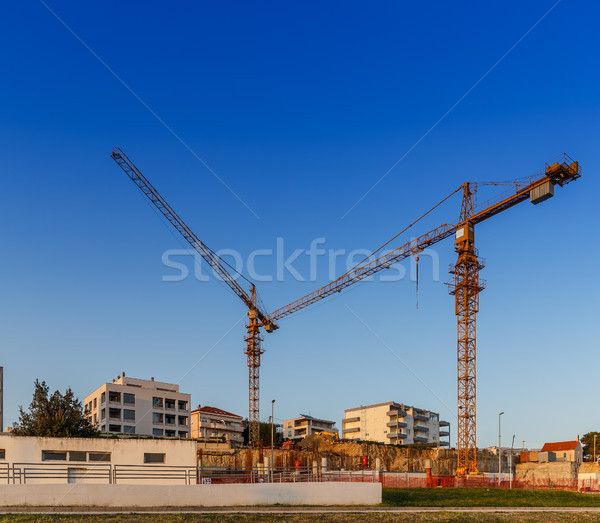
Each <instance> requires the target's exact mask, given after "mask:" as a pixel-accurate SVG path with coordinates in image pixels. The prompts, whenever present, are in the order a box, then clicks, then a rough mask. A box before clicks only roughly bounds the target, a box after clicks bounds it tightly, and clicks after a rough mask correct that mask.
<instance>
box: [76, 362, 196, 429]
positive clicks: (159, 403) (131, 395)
mask: <svg viewBox="0 0 600 523" xmlns="http://www.w3.org/2000/svg"><path fill="white" fill-rule="evenodd" d="M190 403H191V395H190V394H183V393H181V392H179V385H175V384H172V383H164V382H160V381H154V378H150V379H149V380H142V379H138V378H129V377H126V376H125V373H123V374H122V375H121V376H119V377H118V378H117V379H115V380H113V382H112V383H104V385H102V386H100V387H98V388H97V389H96V390H95V391H94V392H92V393H91V394H89V395H88V396H86V398H85V400H84V412H85V415H86V416H87V417H88V418H89V419H90V420H91V421H92V423H94V424H95V425H96V426H97V427H98V429H99V430H100V432H109V433H123V434H144V435H150V436H166V437H171V438H175V437H178V438H189V437H190Z"/></svg>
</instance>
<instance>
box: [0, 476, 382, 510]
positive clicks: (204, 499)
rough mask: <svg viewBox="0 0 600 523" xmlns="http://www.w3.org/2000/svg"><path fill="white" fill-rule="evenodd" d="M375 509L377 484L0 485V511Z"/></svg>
mask: <svg viewBox="0 0 600 523" xmlns="http://www.w3.org/2000/svg"><path fill="white" fill-rule="evenodd" d="M276 503H277V504H280V505H376V504H379V503H381V483H334V482H331V483H294V484H285V483H284V484H277V483H273V484H266V483H265V484H238V485H180V486H179V485H178V486H157V485H148V486H141V485H79V484H74V485H0V506H5V507H7V506H19V505H30V506H99V507H164V506H206V507H216V506H219V507H228V506H251V505H274V504H276Z"/></svg>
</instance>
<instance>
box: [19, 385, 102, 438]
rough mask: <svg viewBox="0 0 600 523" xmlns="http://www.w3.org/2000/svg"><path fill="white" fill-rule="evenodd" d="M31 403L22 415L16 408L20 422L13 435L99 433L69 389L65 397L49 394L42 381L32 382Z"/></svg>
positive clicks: (41, 435)
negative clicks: (33, 388)
mask: <svg viewBox="0 0 600 523" xmlns="http://www.w3.org/2000/svg"><path fill="white" fill-rule="evenodd" d="M34 385H35V390H34V392H33V400H32V401H31V405H29V410H28V411H27V412H25V410H23V407H21V406H20V407H19V421H18V422H17V423H15V424H14V426H13V434H16V435H18V436H38V437H90V436H96V435H97V434H98V431H97V430H96V428H95V427H94V425H93V424H92V422H91V421H90V420H89V418H86V417H85V416H84V414H83V408H82V406H81V402H80V401H79V400H78V399H77V398H76V397H75V395H74V394H73V391H72V390H71V388H68V389H67V390H66V391H65V393H64V394H61V393H60V391H58V390H57V391H55V392H53V393H52V395H50V394H49V388H48V386H47V385H46V382H45V381H42V382H41V383H40V382H39V380H35V383H34Z"/></svg>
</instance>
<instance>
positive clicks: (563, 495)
mask: <svg viewBox="0 0 600 523" xmlns="http://www.w3.org/2000/svg"><path fill="white" fill-rule="evenodd" d="M383 505H385V506H388V507H600V495H596V494H581V493H579V492H570V491H567V490H527V489H512V490H509V489H496V488H491V489H487V488H384V489H383Z"/></svg>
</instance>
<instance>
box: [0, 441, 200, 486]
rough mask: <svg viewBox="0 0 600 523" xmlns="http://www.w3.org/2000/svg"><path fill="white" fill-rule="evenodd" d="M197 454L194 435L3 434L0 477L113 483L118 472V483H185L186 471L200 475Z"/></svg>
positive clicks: (32, 481) (25, 480) (30, 481)
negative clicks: (163, 437)
mask: <svg viewBox="0 0 600 523" xmlns="http://www.w3.org/2000/svg"><path fill="white" fill-rule="evenodd" d="M196 457H197V454H196V442H195V441H192V440H191V439H185V440H178V439H173V440H166V439H146V438H136V437H134V436H131V437H127V436H120V437H115V438H105V437H104V438H102V437H101V438H38V437H33V436H15V435H13V434H0V479H1V480H2V481H3V482H4V483H7V479H8V478H7V477H6V475H7V474H9V473H10V474H11V475H12V476H13V478H14V482H15V483H26V484H27V485H30V484H41V483H105V484H106V483H113V482H114V480H115V478H117V476H118V481H117V483H129V484H144V485H147V484H170V483H173V484H183V483H185V482H186V473H187V476H188V477H192V478H194V481H195V474H196V469H197V460H196ZM3 465H5V467H3ZM128 467H129V468H128ZM169 467H172V468H169ZM184 467H185V468H186V469H184Z"/></svg>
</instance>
